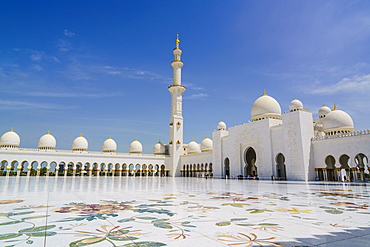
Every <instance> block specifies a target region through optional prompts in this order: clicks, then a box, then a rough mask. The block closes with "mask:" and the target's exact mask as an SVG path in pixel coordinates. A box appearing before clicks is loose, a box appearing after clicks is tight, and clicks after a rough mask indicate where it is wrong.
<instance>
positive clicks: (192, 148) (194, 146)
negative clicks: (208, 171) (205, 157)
mask: <svg viewBox="0 0 370 247" xmlns="http://www.w3.org/2000/svg"><path fill="white" fill-rule="evenodd" d="M195 153H200V147H199V145H198V143H196V142H195V141H194V140H192V141H191V142H189V144H188V154H195Z"/></svg>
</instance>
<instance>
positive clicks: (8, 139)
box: [0, 129, 166, 155]
mask: <svg viewBox="0 0 370 247" xmlns="http://www.w3.org/2000/svg"><path fill="white" fill-rule="evenodd" d="M20 142H21V139H20V137H19V135H18V134H17V133H15V132H14V130H13V129H11V130H10V131H8V132H6V133H4V134H3V135H2V136H1V138H0V147H1V148H18V147H19V145H20ZM56 146H57V141H56V139H55V137H54V136H53V135H52V134H50V131H48V133H47V134H45V135H43V136H41V137H40V139H39V141H38V144H37V147H38V149H39V150H55V148H56ZM88 147H89V142H88V141H87V140H86V138H85V137H83V136H82V134H80V136H79V137H77V138H76V139H74V140H73V142H72V151H76V152H78V151H79V152H84V151H87V149H88ZM116 151H117V143H116V142H115V141H114V140H113V139H112V138H111V137H109V138H108V139H106V140H105V141H104V142H103V144H102V152H104V153H115V152H116ZM129 152H130V154H141V153H142V152H143V146H142V144H141V143H140V142H139V141H138V140H135V141H133V142H131V144H130V146H129ZM153 153H154V154H155V155H164V154H166V147H165V145H164V144H163V143H161V142H160V141H159V142H158V143H157V144H155V145H154V148H153Z"/></svg>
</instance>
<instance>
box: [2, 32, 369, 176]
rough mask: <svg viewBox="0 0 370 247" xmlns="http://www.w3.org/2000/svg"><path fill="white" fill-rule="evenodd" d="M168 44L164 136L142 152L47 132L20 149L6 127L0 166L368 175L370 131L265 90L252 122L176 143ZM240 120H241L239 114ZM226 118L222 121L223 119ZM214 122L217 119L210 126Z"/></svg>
mask: <svg viewBox="0 0 370 247" xmlns="http://www.w3.org/2000/svg"><path fill="white" fill-rule="evenodd" d="M179 45H180V40H179V38H178V37H177V38H176V47H175V49H173V54H174V60H173V61H172V63H171V65H172V67H173V84H172V85H170V86H169V87H168V90H169V91H170V93H171V96H172V99H171V115H170V121H169V132H170V135H169V142H168V143H167V144H164V143H161V142H158V143H157V144H155V145H154V147H153V154H143V153H142V149H143V148H142V145H141V143H140V142H139V140H135V141H133V142H132V143H131V144H130V146H129V153H118V152H116V150H117V144H116V142H115V141H114V140H113V139H112V138H109V139H107V140H106V141H104V143H103V144H102V150H101V151H100V152H97V151H90V150H88V140H86V138H85V137H83V136H82V135H80V136H79V137H77V138H76V139H75V140H73V142H72V148H71V150H58V149H56V144H57V141H56V138H55V137H54V136H53V135H52V134H51V133H47V134H45V135H43V136H42V137H41V138H40V139H39V142H38V147H37V148H33V149H32V148H23V147H21V146H20V140H21V139H20V137H19V136H18V134H17V133H16V132H15V131H14V130H13V129H12V130H10V131H9V132H6V133H5V134H3V135H2V136H1V138H0V171H1V173H2V174H8V175H17V176H20V175H23V176H24V175H27V176H34V175H47V176H53V175H56V176H58V175H59V176H68V175H72V176H78V175H86V176H119V177H121V176H140V177H150V176H159V177H163V176H170V177H207V178H209V177H218V178H233V177H234V178H239V179H265V180H266V179H271V178H274V179H276V180H291V181H293V180H295V181H314V180H320V181H365V180H366V179H369V177H370V176H369V169H370V168H369V166H368V157H369V156H370V130H357V131H356V130H355V129H354V123H353V121H352V118H351V117H350V116H349V115H348V114H347V113H346V112H345V111H343V110H339V109H338V108H337V106H336V105H334V108H333V109H330V108H329V107H327V106H322V107H321V108H320V109H319V111H318V115H319V118H317V119H314V118H313V115H312V113H311V112H309V111H307V110H305V109H304V106H303V103H302V102H301V101H299V100H298V99H294V100H292V101H291V103H290V104H289V106H288V107H289V111H288V112H286V113H283V114H282V111H281V106H280V104H279V103H278V102H277V101H276V100H275V99H274V98H273V97H271V96H269V95H267V93H266V91H265V90H264V92H263V95H262V96H260V97H258V98H257V99H256V101H255V102H254V103H253V105H252V107H251V121H250V122H248V123H245V124H241V125H237V126H234V127H229V128H227V126H226V124H225V122H222V121H221V122H219V123H218V125H217V130H215V131H213V132H212V138H208V137H206V138H205V139H204V140H203V141H202V142H201V143H196V142H195V141H191V142H190V143H189V144H185V143H183V134H184V133H183V127H184V122H183V116H182V95H183V93H184V92H185V90H186V88H185V87H184V86H183V85H182V84H181V69H182V67H183V62H182V61H181V54H182V50H181V49H180V47H179ZM241 121H243V119H241ZM226 122H227V121H226ZM215 125H216V124H215Z"/></svg>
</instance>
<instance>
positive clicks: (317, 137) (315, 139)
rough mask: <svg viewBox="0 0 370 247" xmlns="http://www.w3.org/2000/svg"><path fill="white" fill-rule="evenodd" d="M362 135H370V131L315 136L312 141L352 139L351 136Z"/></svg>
mask: <svg viewBox="0 0 370 247" xmlns="http://www.w3.org/2000/svg"><path fill="white" fill-rule="evenodd" d="M361 135H370V129H367V130H357V131H351V132H348V133H338V134H335V135H325V136H315V137H313V138H312V140H313V141H318V140H326V139H335V138H343V137H350V136H361Z"/></svg>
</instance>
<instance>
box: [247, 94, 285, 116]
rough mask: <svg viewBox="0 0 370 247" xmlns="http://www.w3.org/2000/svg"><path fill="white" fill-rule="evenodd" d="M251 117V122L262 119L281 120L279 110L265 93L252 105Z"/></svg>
mask: <svg viewBox="0 0 370 247" xmlns="http://www.w3.org/2000/svg"><path fill="white" fill-rule="evenodd" d="M251 116H252V121H257V120H260V119H264V118H276V119H281V108H280V105H279V103H278V102H277V101H276V100H275V99H274V98H272V97H271V96H268V95H267V94H266V92H264V94H263V95H262V96H261V97H259V98H258V99H257V100H256V101H255V102H254V103H253V106H252V109H251Z"/></svg>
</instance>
